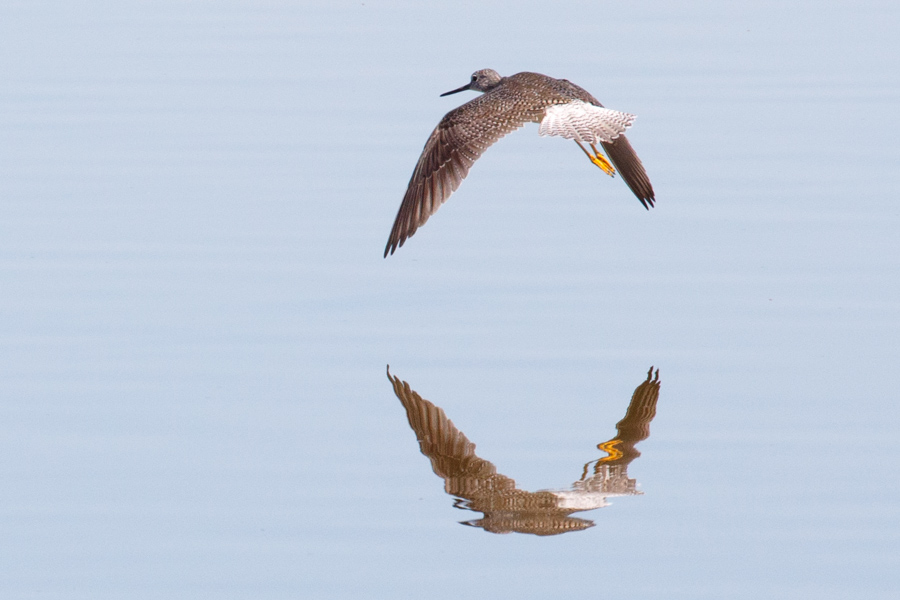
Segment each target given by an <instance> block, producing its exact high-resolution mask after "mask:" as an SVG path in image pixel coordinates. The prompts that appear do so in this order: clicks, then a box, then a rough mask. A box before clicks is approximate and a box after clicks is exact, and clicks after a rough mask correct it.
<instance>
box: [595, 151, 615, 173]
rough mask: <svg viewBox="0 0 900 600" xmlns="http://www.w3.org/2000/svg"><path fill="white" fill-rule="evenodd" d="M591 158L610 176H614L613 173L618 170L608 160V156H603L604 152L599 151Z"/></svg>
mask: <svg viewBox="0 0 900 600" xmlns="http://www.w3.org/2000/svg"><path fill="white" fill-rule="evenodd" d="M590 159H591V162H592V163H594V164H595V165H597V166H598V167H600V168H601V169H603V172H604V173H606V174H607V175H609V176H610V177H612V176H613V175H615V174H616V170H615V169H614V168H613V166H612V165H611V164H610V162H609V161H608V160H606V157H605V156H603V155H602V154H600V153H599V152H598V153H597V154H595V155H594V156H591V157H590Z"/></svg>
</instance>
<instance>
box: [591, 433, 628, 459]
mask: <svg viewBox="0 0 900 600" xmlns="http://www.w3.org/2000/svg"><path fill="white" fill-rule="evenodd" d="M621 443H622V440H620V439H618V438H613V439H611V440H609V441H608V442H603V443H602V444H597V447H598V448H600V449H601V450H603V451H604V452H606V453H607V454H609V456H604V457H603V458H601V459H600V460H598V461H597V462H610V461H613V460H618V459H620V458H622V457H623V456H625V453H624V452H622V451H621V450H619V449H618V448H616V446H618V445H619V444H621Z"/></svg>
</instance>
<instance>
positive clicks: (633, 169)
mask: <svg viewBox="0 0 900 600" xmlns="http://www.w3.org/2000/svg"><path fill="white" fill-rule="evenodd" d="M479 77H480V78H481V79H479ZM464 89H472V90H476V91H483V92H485V93H484V94H483V95H482V96H479V97H477V98H475V99H474V100H471V101H469V102H467V103H465V104H463V105H462V106H460V107H458V108H456V109H454V110H451V111H450V112H449V113H447V114H446V115H445V116H444V118H443V119H441V121H440V123H438V125H437V127H435V129H434V131H433V132H432V133H431V136H430V137H429V138H428V141H427V142H426V143H425V148H424V149H423V150H422V155H421V156H420V157H419V162H418V163H417V164H416V168H415V170H414V171H413V174H412V177H411V178H410V180H409V187H408V188H407V190H406V194H405V195H404V197H403V202H402V203H401V204H400V210H399V211H398V212H397V217H396V219H395V220H394V226H393V228H392V229H391V235H390V238H389V239H388V242H387V245H386V247H385V249H384V255H385V256H387V255H388V254H389V253H390V254H393V253H394V251H395V250H396V249H397V248H399V247H400V246H403V244H404V242H406V240H407V239H408V238H410V237H412V235H413V234H414V233H415V232H416V230H417V229H418V228H419V227H421V226H422V225H424V224H425V222H426V221H427V220H428V218H429V217H430V216H431V215H433V214H434V213H435V212H437V209H438V208H440V206H441V204H443V203H444V202H445V201H446V200H447V198H449V197H450V195H451V194H452V193H453V192H454V191H456V189H457V188H458V187H459V184H460V183H462V180H463V179H465V177H466V175H468V173H469V169H470V168H471V167H472V165H473V164H474V163H475V161H476V160H478V158H479V157H480V156H481V155H482V154H483V153H484V151H485V150H487V149H488V148H489V147H490V146H491V145H492V144H493V143H494V142H496V141H497V140H499V139H500V138H502V137H503V136H505V135H507V134H508V133H511V132H513V131H515V130H516V129H519V128H520V127H522V126H524V125H525V124H526V123H539V122H540V121H541V120H542V119H543V118H544V114H545V110H546V109H547V107H549V106H552V105H557V104H566V103H570V102H574V101H579V100H580V101H582V102H586V103H590V104H593V105H594V106H600V107H602V106H603V105H602V104H600V102H598V101H597V99H596V98H594V97H593V96H591V95H590V94H589V93H588V92H586V91H585V90H583V89H582V88H580V87H578V86H577V85H575V84H573V83H571V82H569V81H567V80H565V79H554V78H552V77H547V76H546V75H541V74H539V73H517V74H515V75H511V76H509V77H502V78H501V77H500V76H499V75H498V74H497V73H496V72H495V71H492V70H490V69H484V70H482V71H477V72H476V73H475V74H473V75H472V81H471V82H470V83H469V84H468V85H466V86H463V87H462V88H459V90H454V91H453V92H448V94H450V93H455V92H457V91H462V90H464ZM444 95H446V94H444ZM601 143H602V145H603V148H604V150H605V151H606V152H607V154H608V155H609V159H610V160H611V161H612V163H613V165H615V167H616V168H617V169H618V170H619V173H620V174H621V175H622V178H623V179H624V180H625V183H626V184H628V187H629V188H631V190H632V191H633V192H634V194H635V195H636V196H637V197H638V199H639V200H640V201H641V203H642V204H643V205H644V206H645V207H647V208H649V206H653V202H654V200H655V197H654V193H653V187H652V186H651V185H650V180H649V178H648V177H647V173H646V171H645V170H644V167H643V165H642V164H641V161H640V159H639V158H638V157H637V154H635V152H634V150H633V149H632V147H631V144H629V143H628V140H627V139H626V138H625V136H624V135H620V136H619V137H617V138H616V139H614V140H612V141H610V142H601Z"/></svg>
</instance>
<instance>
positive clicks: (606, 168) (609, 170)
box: [575, 140, 616, 177]
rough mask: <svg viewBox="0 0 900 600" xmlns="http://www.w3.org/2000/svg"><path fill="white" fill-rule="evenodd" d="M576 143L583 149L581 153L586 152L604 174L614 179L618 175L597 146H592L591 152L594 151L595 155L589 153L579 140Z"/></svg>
mask: <svg viewBox="0 0 900 600" xmlns="http://www.w3.org/2000/svg"><path fill="white" fill-rule="evenodd" d="M575 143H576V144H578V147H579V148H581V151H582V152H584V153H585V154H586V155H587V157H588V158H589V159H591V162H592V163H594V164H595V165H597V166H598V167H600V168H601V169H603V172H604V173H606V174H607V175H609V176H610V177H612V176H613V175H615V174H616V170H615V168H614V167H613V166H612V164H611V163H610V162H609V161H608V160H606V157H605V156H603V155H602V154H601V153H600V151H599V150H597V147H596V146H594V145H593V144H591V150H593V151H594V153H593V154H591V153H590V152H588V151H587V150H586V149H585V147H584V146H582V145H581V142H579V141H578V140H575Z"/></svg>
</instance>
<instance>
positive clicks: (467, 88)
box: [441, 81, 472, 98]
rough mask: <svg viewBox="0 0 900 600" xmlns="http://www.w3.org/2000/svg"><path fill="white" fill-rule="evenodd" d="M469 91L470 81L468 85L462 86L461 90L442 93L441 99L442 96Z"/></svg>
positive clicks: (470, 87)
mask: <svg viewBox="0 0 900 600" xmlns="http://www.w3.org/2000/svg"><path fill="white" fill-rule="evenodd" d="M470 89H472V82H471V81H470V82H469V83H467V84H466V85H464V86H462V87H461V88H456V89H455V90H451V91H449V92H444V93H443V94H441V98H443V97H444V96H449V95H450V94H457V93H459V92H464V91H466V90H470Z"/></svg>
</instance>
